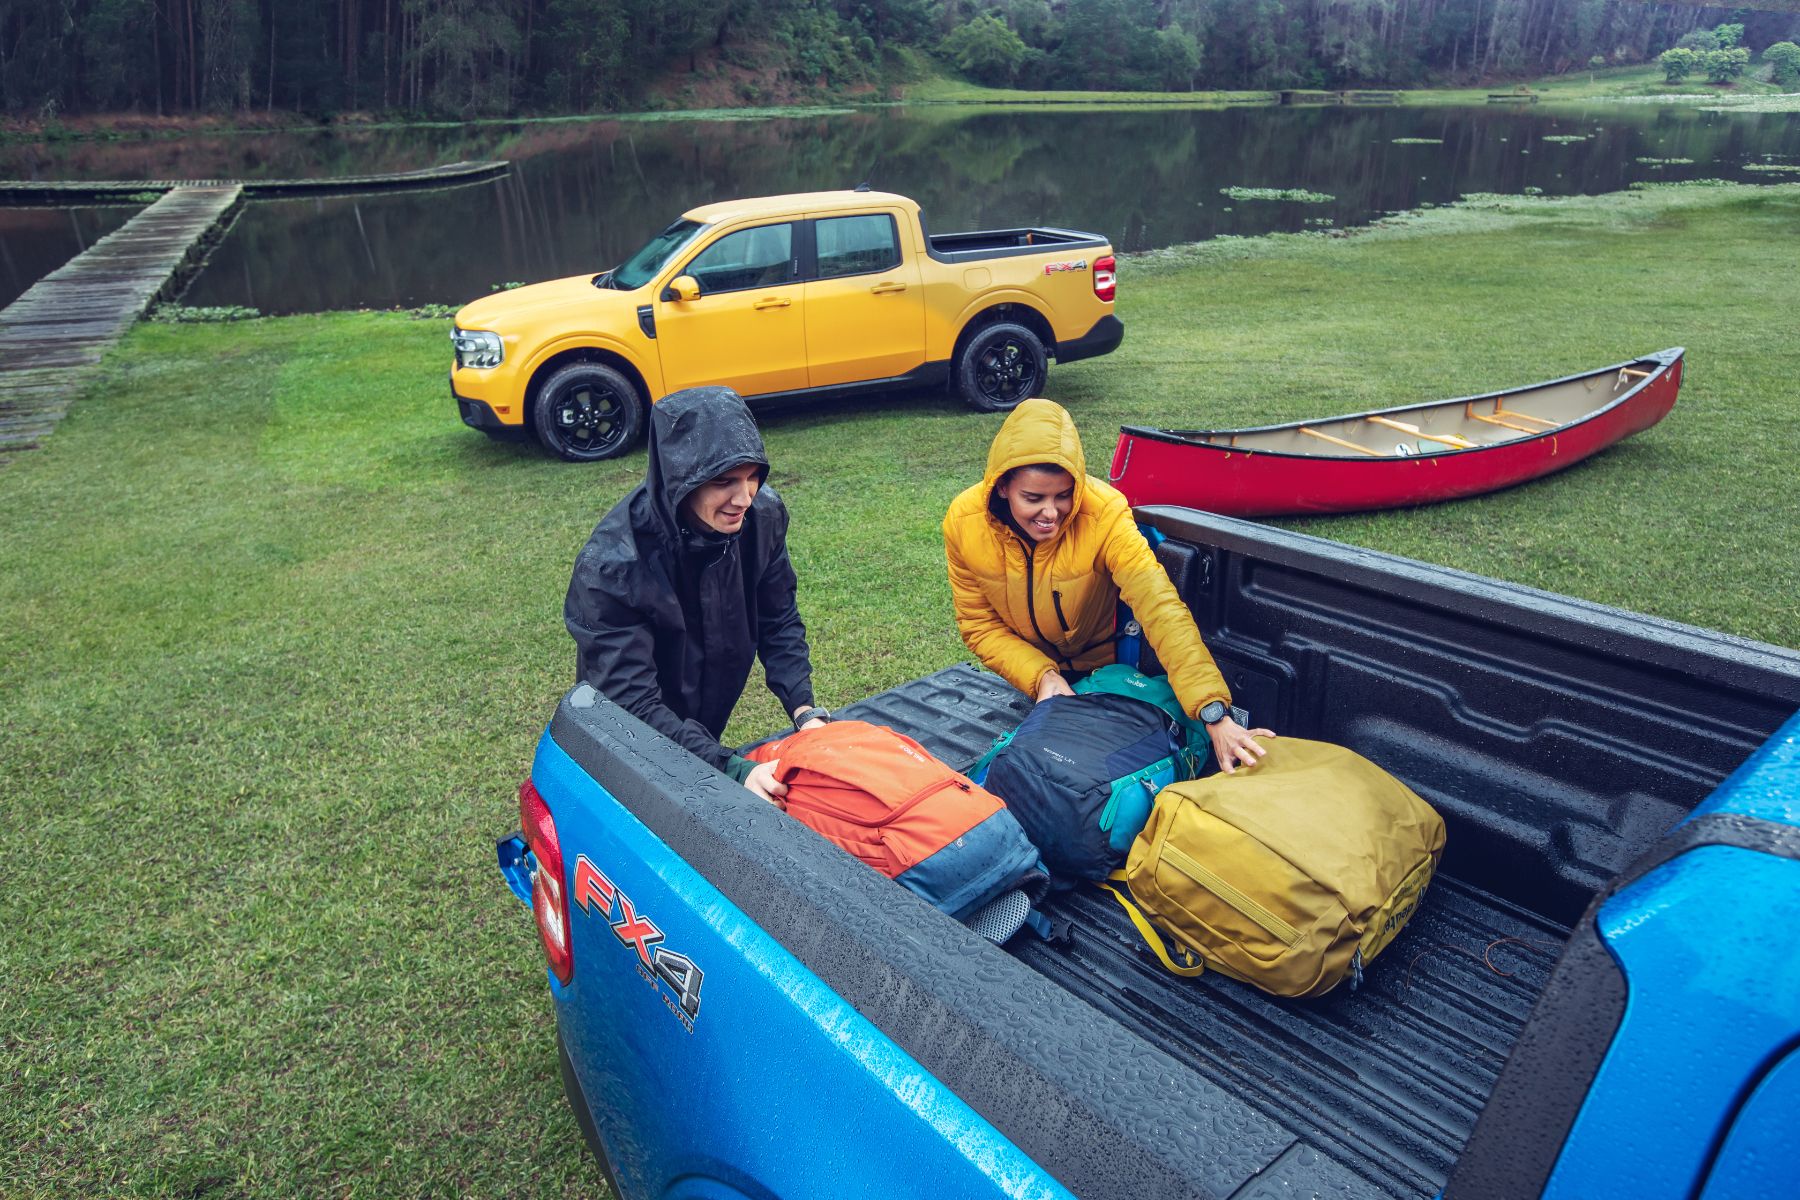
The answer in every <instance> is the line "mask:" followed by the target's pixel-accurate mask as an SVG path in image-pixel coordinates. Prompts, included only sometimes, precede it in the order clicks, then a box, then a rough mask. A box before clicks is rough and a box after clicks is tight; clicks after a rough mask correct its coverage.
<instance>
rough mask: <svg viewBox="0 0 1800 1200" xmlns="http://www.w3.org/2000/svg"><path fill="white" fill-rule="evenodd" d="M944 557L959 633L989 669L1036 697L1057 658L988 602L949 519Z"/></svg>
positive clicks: (1028, 694)
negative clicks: (1019, 632)
mask: <svg viewBox="0 0 1800 1200" xmlns="http://www.w3.org/2000/svg"><path fill="white" fill-rule="evenodd" d="M944 558H945V559H946V561H947V564H948V567H949V571H950V603H951V606H952V608H953V609H954V610H955V612H956V632H958V633H959V634H961V635H962V640H963V644H964V645H965V646H967V647H968V648H969V650H970V651H971V652H972V653H973V654H974V655H975V657H976V658H978V659H980V660H981V662H982V665H984V666H985V667H987V669H988V670H990V671H992V672H994V674H996V675H998V676H1000V678H1002V679H1004V680H1006V682H1008V683H1010V684H1012V685H1013V686H1014V687H1016V688H1018V689H1019V690H1020V691H1021V692H1024V693H1025V694H1026V695H1027V696H1031V697H1033V698H1035V697H1036V696H1037V688H1038V684H1039V683H1040V682H1041V681H1042V680H1043V678H1044V675H1045V674H1046V673H1047V672H1050V671H1054V670H1056V662H1055V660H1054V659H1052V658H1051V657H1050V656H1049V655H1047V654H1045V653H1044V652H1043V651H1042V650H1039V649H1038V648H1037V647H1036V646H1033V645H1032V644H1031V643H1030V642H1028V641H1026V640H1025V639H1024V638H1022V637H1020V636H1019V635H1018V634H1016V633H1014V632H1013V630H1012V627H1011V626H1010V625H1008V624H1007V623H1006V619H1005V618H1004V617H1002V616H1001V615H1000V614H999V613H998V612H997V611H995V609H994V606H993V605H992V604H990V603H989V602H988V598H987V596H986V594H985V593H983V592H982V590H981V580H980V578H979V577H978V576H977V575H976V574H975V572H974V571H972V570H971V569H970V568H969V564H968V562H967V561H966V560H965V559H964V558H963V555H962V550H961V547H959V546H958V545H957V539H956V531H955V529H954V527H953V526H952V525H951V523H950V522H949V521H946V522H945V524H944Z"/></svg>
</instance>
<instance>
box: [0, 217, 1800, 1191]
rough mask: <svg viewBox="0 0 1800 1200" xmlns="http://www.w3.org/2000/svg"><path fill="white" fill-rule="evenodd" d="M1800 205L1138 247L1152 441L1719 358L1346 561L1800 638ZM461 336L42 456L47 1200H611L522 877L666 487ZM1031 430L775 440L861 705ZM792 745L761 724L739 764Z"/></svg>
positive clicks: (13, 618) (40, 858)
mask: <svg viewBox="0 0 1800 1200" xmlns="http://www.w3.org/2000/svg"><path fill="white" fill-rule="evenodd" d="M1797 238H1800V185H1795V184H1786V185H1780V186H1770V187H1765V188H1751V187H1742V186H1728V187H1669V188H1657V189H1650V190H1646V191H1639V192H1632V193H1626V194H1622V195H1617V196H1611V197H1600V198H1591V199H1566V200H1548V199H1499V198H1486V199H1481V198H1478V199H1476V200H1473V201H1471V202H1469V203H1467V204H1465V205H1462V206H1458V207H1456V208H1453V209H1438V210H1432V211H1430V212H1426V213H1423V214H1418V215H1416V216H1412V217H1407V218H1401V219H1396V220H1393V221H1391V222H1389V223H1387V224H1385V225H1383V226H1380V227H1378V228H1376V229H1373V230H1370V231H1367V232H1364V233H1360V234H1358V235H1356V236H1351V237H1337V236H1331V237H1327V236H1304V235H1290V236H1282V237H1272V238H1263V239H1254V240H1242V241H1231V240H1227V241H1220V242H1213V243H1208V244H1206V245H1203V246H1200V247H1196V248H1189V249H1186V250H1180V251H1169V252H1163V253H1160V254H1156V255H1152V256H1147V257H1143V258H1138V259H1133V260H1128V261H1127V262H1126V263H1125V265H1124V268H1123V270H1122V271H1121V276H1122V278H1121V286H1120V300H1119V310H1120V313H1121V315H1122V316H1123V318H1124V320H1125V322H1126V325H1127V329H1128V334H1127V338H1126V341H1125V344H1124V346H1123V347H1122V348H1121V349H1120V350H1119V351H1118V352H1117V353H1115V354H1113V355H1111V356H1110V357H1107V358H1104V359H1100V360H1097V361H1094V362H1091V363H1084V364H1080V365H1077V366H1071V367H1069V368H1067V369H1061V368H1058V369H1055V370H1053V371H1052V374H1051V380H1050V387H1049V394H1050V395H1051V396H1052V397H1054V398H1055V399H1058V400H1060V401H1062V402H1064V403H1066V404H1067V405H1068V406H1069V408H1070V409H1071V411H1072V412H1073V413H1074V414H1075V416H1076V419H1077V420H1078V421H1079V422H1080V424H1081V426H1082V428H1083V430H1084V432H1085V434H1086V439H1087V441H1086V449H1087V455H1088V461H1089V464H1090V466H1091V467H1092V468H1093V469H1094V470H1095V471H1096V472H1101V473H1103V472H1104V471H1105V467H1106V463H1107V461H1108V459H1109V457H1110V453H1111V448H1112V441H1113V435H1114V432H1115V430H1116V428H1117V426H1118V425H1119V424H1121V423H1122V422H1126V421H1133V422H1147V423H1181V424H1188V425H1237V424H1254V423H1262V422H1269V421H1277V420H1283V419H1291V418H1297V417H1301V416H1314V415H1321V414H1327V413H1332V412H1338V411H1347V410H1353V409H1357V408H1363V407H1370V406H1375V405H1380V404H1388V403H1401V402H1406V401H1411V400H1422V399H1432V398H1438V397H1443V396H1449V395H1456V394H1466V393H1470V392H1476V391H1484V390H1488V389H1491V388H1496V387H1501V386H1507V385H1515V384H1525V383H1530V382H1535V381H1537V380H1540V379H1544V378H1548V377H1551V376H1554V375H1560V374H1564V373H1567V372H1572V371H1577V370H1581V369H1585V368H1588V367H1593V366H1599V365H1602V364H1605V363H1608V362H1613V361H1617V360H1621V359H1625V358H1629V357H1631V356H1634V355H1636V354H1639V353H1642V352H1645V351H1650V350H1658V349H1662V348H1664V347H1666V346H1670V345H1677V344H1682V345H1686V346H1687V347H1688V352H1689V358H1688V371H1687V383H1686V386H1685V389H1684V391H1683V393H1682V397H1681V402H1680V404H1679V406H1678V407H1677V408H1676V410H1675V412H1674V413H1673V414H1672V415H1671V416H1670V417H1669V418H1668V419H1667V420H1666V421H1664V422H1663V423H1662V424H1661V425H1660V426H1658V427H1657V428H1656V429H1654V430H1651V431H1649V432H1647V433H1645V434H1643V435H1640V436H1639V437H1637V438H1635V439H1633V440H1631V441H1629V442H1627V443H1625V444H1623V445H1621V446H1619V447H1617V448H1615V449H1613V450H1611V451H1609V452H1608V453H1606V454H1604V455H1602V456H1600V457H1599V458H1597V459H1595V460H1593V461H1591V462H1589V463H1587V464H1584V465H1582V466H1579V467H1577V468H1575V469H1573V470H1571V471H1569V472H1567V473H1565V474H1562V475H1558V476H1554V477H1551V478H1549V479H1546V480H1542V481H1539V482H1537V483H1534V484H1531V485H1528V486H1526V487H1522V488H1519V489H1516V490H1514V491H1510V492H1506V493H1503V494H1499V495H1495V496H1490V497H1484V498H1479V499H1474V500H1469V501H1464V502H1461V503H1457V504H1451V505H1443V506H1439V507H1435V508H1427V509H1422V510H1417V511H1409V512H1396V513H1388V514H1380V515H1366V516H1351V517H1342V518H1333V519H1316V520H1310V521H1305V522H1296V523H1295V524H1296V525H1297V527H1299V528H1302V529H1304V530H1305V531H1306V532H1309V533H1313V534H1317V535H1320V536H1324V537H1331V538H1339V539H1344V540H1347V541H1351V542H1356V543H1359V544H1362V545H1366V546H1372V547H1377V548H1380V549H1383V550H1390V551H1395V552H1398V553H1401V554H1406V555H1412V556H1416V557H1419V558H1424V559H1428V560H1431V561H1433V562H1437V563H1444V564H1448V565H1450V566H1454V567H1460V568H1464V569H1467V570H1471V571H1478V572H1483V573H1488V574H1493V575H1498V576H1501V577H1503V578H1507V579H1511V580H1517V581H1521V582H1524V583H1528V584H1532V585H1536V586H1539V587H1543V588H1549V589H1552V590H1556V591H1564V592H1570V593H1573V594H1575V595H1579V596H1583V597H1588V598H1591V599H1594V600H1598V601H1603V602H1606V603H1609V604H1619V605H1625V606H1628V607H1632V608H1637V609H1642V610H1646V611H1649V612H1652V613H1656V614H1659V615H1662V616H1665V617H1671V618H1676V619H1679V620H1684V621H1692V622H1696V623H1699V624H1702V625H1708V626H1716V627H1718V628H1722V629H1726V630H1729V631H1732V632H1734V633H1738V634H1741V635H1743V636H1746V637H1751V638H1759V639H1765V640H1768V641H1773V642H1777V643H1781V644H1784V645H1789V646H1793V645H1797V644H1800V552H1797V551H1796V548H1795V541H1794V537H1795V527H1796V516H1797V515H1800V504H1797V502H1796V499H1795V491H1794V486H1793V464H1794V462H1795V461H1796V460H1797V458H1800V433H1797V432H1796V422H1795V420H1794V414H1793V411H1792V409H1793V403H1794V396H1795V381H1796V379H1800V343H1797V342H1796V340H1795V338H1794V325H1793V317H1792V313H1793V303H1794V295H1793V272H1792V266H1791V253H1790V249H1789V248H1791V247H1792V246H1793V245H1794V244H1795V243H1796V239H1797ZM445 332H446V323H445V322H442V321H420V320H413V319H409V318H408V317H406V316H404V315H399V314H385V315H384V314H345V315H332V316H320V317H294V318H284V319H271V320H262V321H254V322H249V323H244V324H233V325H179V326H177V325H144V326H140V327H139V328H138V329H137V330H136V331H134V332H133V333H132V334H131V335H130V337H129V338H128V339H127V341H126V342H125V344H124V345H123V346H122V347H121V348H120V349H119V350H118V351H117V352H115V353H114V354H113V355H112V357H111V358H110V359H109V362H108V366H107V370H106V375H105V378H104V379H103V380H102V381H101V382H100V383H99V384H98V385H97V386H96V387H95V388H94V389H93V390H92V392H91V394H89V395H88V396H86V397H85V398H84V399H83V400H81V401H80V402H79V403H78V404H76V405H75V407H74V409H73V411H72V412H71V414H70V416H69V417H68V419H67V420H66V421H65V422H64V423H63V425H62V426H61V428H60V429H59V430H58V431H57V432H56V434H55V436H54V437H52V438H51V439H50V441H49V442H48V444H47V445H46V447H45V448H44V449H43V450H41V451H38V452H35V453H32V454H28V455H25V456H23V457H20V458H18V459H16V460H15V461H13V462H12V463H11V464H10V465H9V466H6V467H4V468H0V512H3V513H4V514H5V515H4V518H0V519H3V521H4V531H5V536H4V538H3V539H0V704H3V705H4V720H0V786H3V787H4V789H5V794H6V795H7V797H8V815H7V819H6V820H5V822H4V823H3V824H0V863H4V864H5V866H4V867H3V868H0V870H3V871H4V877H5V883H4V887H0V1194H3V1195H6V1196H8V1197H64V1196H80V1195H89V1196H97V1195H132V1196H170V1197H176V1196H180V1197H210V1196H238V1195H248V1196H294V1195H306V1196H327V1195H329V1196H333V1197H383V1198H385V1197H405V1196H426V1195H431V1196H442V1195H457V1194H468V1195H481V1196H508V1195H519V1196H532V1195H548V1194H593V1193H594V1192H597V1191H598V1190H599V1188H600V1185H599V1181H598V1180H599V1177H598V1173H597V1172H596V1171H595V1170H594V1169H593V1167H592V1166H591V1164H590V1163H589V1162H588V1161H587V1159H586V1157H585V1151H584V1150H583V1149H582V1148H581V1146H580V1142H579V1137H578V1134H577V1132H576V1128H575V1124H574V1122H573V1120H572V1119H571V1117H570V1116H569V1115H568V1113H567V1112H566V1111H565V1110H564V1108H563V1106H562V1104H561V1100H560V1090H559V1086H558V1083H557V1072H556V1060H555V1053H554V1047H553V1043H552V1039H551V1027H550V1020H549V1012H550V1005H549V999H548V996H547V994H546V989H545V986H544V979H543V969H542V960H541V956H540V952H539V950H538V947H537V944H536V939H535V934H534V932H533V929H532V926H531V923H530V920H529V918H528V916H527V915H526V913H525V911H524V910H523V909H522V908H521V907H520V906H519V905H518V904H517V903H516V902H515V901H514V900H513V899H512V898H511V897H510V896H509V895H508V894H507V893H506V891H505V889H504V888H503V887H502V886H501V884H500V882H499V880H498V877H497V875H496V873H495V871H494V867H493V852H492V843H493V839H494V838H495V837H496V836H498V835H501V834H504V833H506V832H507V831H509V830H511V829H512V828H513V827H514V822H515V819H516V816H515V810H514V804H515V801H514V797H513V790H514V788H515V786H516V784H517V782H518V780H519V778H520V777H521V775H522V773H523V771H524V770H525V768H526V765H527V763H528V761H529V758H530V755H531V751H532V747H533V744H534V741H535V739H536V738H537V736H538V733H539V732H540V730H541V727H542V725H543V723H544V722H545V720H546V719H547V717H548V716H549V714H550V711H551V709H552V706H553V704H554V702H555V700H556V698H557V697H558V696H559V695H560V694H561V692H562V691H563V690H564V688H565V687H566V686H567V685H568V684H569V683H570V682H571V681H572V669H573V667H572V653H571V643H570V642H569V639H568V637H567V635H566V634H565V633H564V631H563V629H562V625H561V602H562V593H563V588H564V586H565V583H566V581H567V572H568V569H569V566H570V563H571V561H572V560H573V557H574V554H575V552H576V550H577V548H578V547H579V546H580V545H581V543H582V541H583V539H584V538H585V536H586V535H587V533H588V531H589V529H590V528H591V526H592V525H593V523H594V522H595V520H597V519H598V517H599V516H600V514H601V513H603V512H604V511H605V510H606V508H607V507H608V506H609V505H610V504H611V503H612V502H613V501H614V500H616V499H617V498H618V497H619V496H620V495H621V494H623V492H624V491H625V490H626V488H627V487H629V486H630V485H631V484H632V483H633V482H634V481H635V479H636V478H637V476H638V475H639V474H640V472H641V470H642V465H643V458H642V455H641V453H640V454H636V455H633V456H631V457H629V458H627V459H625V460H624V461H622V462H619V463H616V464H611V465H600V466H592V467H577V466H570V465H566V464H563V463H560V462H555V461H551V460H549V459H547V458H545V457H544V456H543V455H542V454H540V453H538V452H537V451H535V450H534V449H531V448H527V447H519V446H508V445H497V444H492V443H489V442H488V441H487V440H486V439H484V438H482V437H480V436H479V435H477V434H474V433H472V432H470V431H468V430H466V429H463V428H462V427H461V426H460V425H459V424H458V423H457V421H456V419H455V414H454V410H453V408H452V406H451V404H450V402H449V398H448V396H447V394H446V390H445V386H444V371H445V366H446V355H447V351H448V346H447V344H446V338H445ZM999 422H1000V418H998V417H992V416H978V415H975V414H972V413H969V412H967V411H966V410H964V409H962V408H961V407H960V406H958V405H957V404H956V403H955V402H953V401H951V400H948V399H946V398H943V397H941V396H937V395H925V396H911V397H900V398H893V399H886V400H881V401H879V402H873V403H863V404H857V405H841V406H836V407H830V408H824V409H814V410H809V411H804V412H799V413H794V414H791V415H785V416H775V417H771V418H769V419H768V420H767V421H766V422H765V434H766V437H767V441H768V447H769V451H770V455H771V458H772V460H773V462H774V472H773V476H772V479H773V481H774V483H775V484H776V485H777V486H778V487H780V489H781V491H782V493H783V495H784V496H785V497H786V499H787V501H788V503H789V505H790V507H791V509H792V511H793V515H794V524H793V538H792V544H793V553H794V557H795V560H796V563H797V566H798V569H799V573H800V579H801V602H802V607H803V610H804V612H805V615H806V617H807V620H808V625H809V628H810V630H811V634H812V640H813V644H814V657H815V662H816V663H817V666H818V683H819V695H820V698H821V699H822V700H823V701H825V702H827V703H841V702H844V701H847V700H850V699H853V698H855V697H857V696H859V695H862V694H865V693H868V692H871V691H873V690H876V689H879V688H882V687H885V686H888V685H891V684H894V683H897V682H899V681H901V680H903V679H906V678H909V677H911V676H914V675H917V674H920V673H922V672H925V671H927V670H930V669H933V668H936V667H938V666H941V665H944V664H946V663H948V662H951V661H954V660H956V659H957V658H959V657H960V656H961V654H960V652H961V646H960V644H959V643H958V642H957V640H956V637H955V635H954V633H953V631H952V628H951V624H950V612H949V600H948V594H947V589H946V587H945V585H944V582H943V570H942V559H941V545H940V541H939V535H938V520H939V518H940V516H941V514H942V512H943V510H944V507H945V505H946V504H947V502H948V501H949V500H950V498H951V497H952V496H953V495H954V494H955V493H956V492H957V491H958V490H959V489H961V488H962V487H964V486H965V485H966V484H967V483H969V482H970V481H972V480H973V479H975V478H976V477H977V476H978V475H979V474H980V470H981V464H982V463H983V461H984V459H985V455H986V449H987V444H988V441H989V439H990V438H991V436H992V434H993V432H994V431H995V429H996V428H997V427H998V425H999ZM777 722H778V717H777V714H776V712H775V706H774V702H773V701H772V700H771V699H770V698H769V697H768V696H767V695H766V694H753V695H752V696H751V697H749V698H747V700H746V702H745V703H744V704H743V705H742V706H741V708H740V716H739V719H738V720H737V722H736V723H735V725H734V729H735V731H736V733H738V734H740V735H744V736H749V735H751V734H753V733H755V732H758V731H761V730H764V729H769V728H773V727H774V726H775V725H776V724H777Z"/></svg>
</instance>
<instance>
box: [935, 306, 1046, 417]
mask: <svg viewBox="0 0 1800 1200" xmlns="http://www.w3.org/2000/svg"><path fill="white" fill-rule="evenodd" d="M1049 374H1050V359H1049V356H1048V355H1047V354H1045V353H1044V343H1043V342H1041V341H1039V340H1038V336H1037V334H1035V333H1033V332H1031V330H1029V329H1027V328H1025V326H1023V325H1015V324H1014V323H1013V322H1011V321H996V322H994V323H993V324H992V325H985V326H983V327H982V328H981V329H979V330H977V331H976V333H975V335H974V336H973V337H971V338H970V339H969V341H968V344H967V345H965V346H964V347H963V352H962V357H960V358H958V359H957V360H956V391H957V394H958V395H960V396H961V397H962V398H963V402H964V403H966V404H967V405H968V406H969V407H970V408H973V409H975V410H976V411H977V412H1007V411H1009V410H1011V409H1013V408H1015V407H1017V406H1018V403H1019V401H1021V400H1029V399H1031V398H1032V397H1033V396H1037V395H1041V394H1042V393H1043V390H1044V380H1045V379H1046V378H1047V377H1048V376H1049Z"/></svg>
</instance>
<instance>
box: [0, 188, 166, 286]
mask: <svg viewBox="0 0 1800 1200" xmlns="http://www.w3.org/2000/svg"><path fill="white" fill-rule="evenodd" d="M137 211H138V210H137V208H136V207H132V208H0V306H4V305H8V304H11V303H12V302H13V301H14V300H17V299H18V298H19V297H20V296H22V295H24V294H25V289H27V288H29V287H30V286H31V285H32V284H34V283H36V282H37V281H38V280H40V279H42V278H43V277H44V276H46V275H48V274H49V273H50V272H52V271H54V270H56V268H58V267H60V266H62V265H63V264H64V263H66V262H68V261H69V260H70V259H71V258H74V257H75V256H76V255H77V254H80V253H81V252H82V251H83V250H86V249H87V248H88V247H89V246H91V245H93V244H94V243H95V242H97V241H99V240H100V239H101V238H103V237H105V236H106V235H107V234H109V233H111V232H112V231H113V230H115V229H117V228H118V227H119V226H121V225H123V224H124V223H125V222H127V221H129V220H130V219H131V218H132V215H133V214H135V213H136V212H137Z"/></svg>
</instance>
